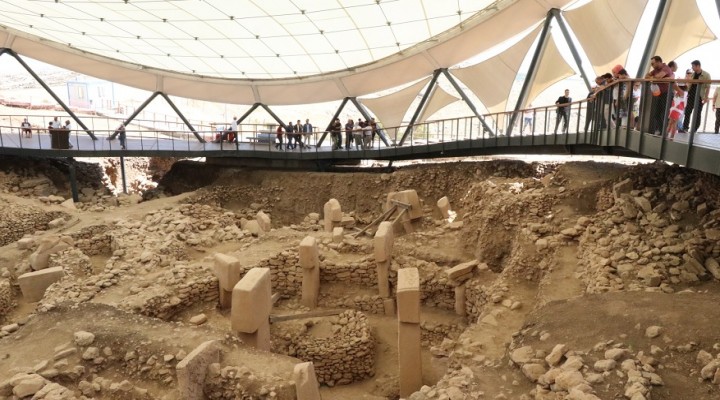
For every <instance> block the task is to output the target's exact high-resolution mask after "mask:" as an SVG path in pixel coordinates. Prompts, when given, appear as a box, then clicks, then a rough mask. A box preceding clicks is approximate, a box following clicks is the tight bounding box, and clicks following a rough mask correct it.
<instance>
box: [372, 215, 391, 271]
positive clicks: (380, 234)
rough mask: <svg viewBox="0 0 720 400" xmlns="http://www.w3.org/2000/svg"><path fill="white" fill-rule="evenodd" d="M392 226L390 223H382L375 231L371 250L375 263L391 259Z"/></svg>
mask: <svg viewBox="0 0 720 400" xmlns="http://www.w3.org/2000/svg"><path fill="white" fill-rule="evenodd" d="M394 238H395V235H394V233H393V224H392V222H390V221H383V222H381V223H380V225H379V226H378V229H377V231H375V237H374V238H373V250H374V252H375V261H377V262H381V261H385V260H387V259H389V258H391V257H392V250H393V240H394Z"/></svg>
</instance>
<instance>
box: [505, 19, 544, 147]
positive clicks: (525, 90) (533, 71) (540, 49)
mask: <svg viewBox="0 0 720 400" xmlns="http://www.w3.org/2000/svg"><path fill="white" fill-rule="evenodd" d="M552 20H553V14H552V10H550V11H548V13H547V17H545V23H544V24H543V28H542V31H541V32H540V38H539V39H538V43H537V47H535V53H534V54H533V58H532V60H531V61H530V67H529V68H528V72H527V75H526V76H525V81H524V82H523V85H522V89H521V90H520V96H518V100H517V103H516V104H515V112H514V113H512V115H511V116H510V123H508V128H507V135H508V136H510V134H512V129H513V126H514V125H515V120H516V119H517V116H518V112H519V111H520V108H522V106H523V105H524V104H525V102H527V98H528V96H529V95H530V88H531V87H532V84H533V81H535V76H536V75H537V71H538V66H539V64H540V59H541V58H542V55H543V54H544V53H545V48H546V47H547V44H548V40H551V38H550V23H551V22H552Z"/></svg>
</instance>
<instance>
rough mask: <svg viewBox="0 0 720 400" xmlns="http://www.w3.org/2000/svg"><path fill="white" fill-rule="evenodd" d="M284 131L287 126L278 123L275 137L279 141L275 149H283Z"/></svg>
mask: <svg viewBox="0 0 720 400" xmlns="http://www.w3.org/2000/svg"><path fill="white" fill-rule="evenodd" d="M284 132H285V128H284V127H283V126H282V125H278V127H277V129H276V130H275V139H277V143H275V150H282V149H283V133H284Z"/></svg>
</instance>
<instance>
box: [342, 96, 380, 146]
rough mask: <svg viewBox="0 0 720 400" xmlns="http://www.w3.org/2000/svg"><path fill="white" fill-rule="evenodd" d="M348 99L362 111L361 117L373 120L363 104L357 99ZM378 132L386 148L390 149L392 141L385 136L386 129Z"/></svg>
mask: <svg viewBox="0 0 720 400" xmlns="http://www.w3.org/2000/svg"><path fill="white" fill-rule="evenodd" d="M348 99H349V100H350V102H352V103H353V104H354V105H355V108H357V109H358V111H360V115H362V116H363V118H365V119H366V120H368V121H370V119H371V118H372V117H371V116H370V113H369V112H368V111H367V109H366V108H365V106H364V105H362V103H360V102H359V101H358V99H357V97H348ZM377 132H378V136H380V140H382V141H383V143H385V146H387V147H390V141H389V140H388V138H387V135H386V134H385V129H378V130H377Z"/></svg>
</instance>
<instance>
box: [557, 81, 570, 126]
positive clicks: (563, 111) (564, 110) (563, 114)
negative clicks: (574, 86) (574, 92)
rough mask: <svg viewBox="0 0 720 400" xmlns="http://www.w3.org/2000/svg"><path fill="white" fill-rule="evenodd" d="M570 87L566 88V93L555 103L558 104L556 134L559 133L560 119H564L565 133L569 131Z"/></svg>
mask: <svg viewBox="0 0 720 400" xmlns="http://www.w3.org/2000/svg"><path fill="white" fill-rule="evenodd" d="M570 103H572V98H571V97H570V89H565V95H563V96H560V97H558V99H557V101H556V102H555V105H556V106H557V111H556V113H557V116H556V117H555V134H557V130H558V126H559V125H560V120H561V119H562V120H563V133H568V114H570Z"/></svg>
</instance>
